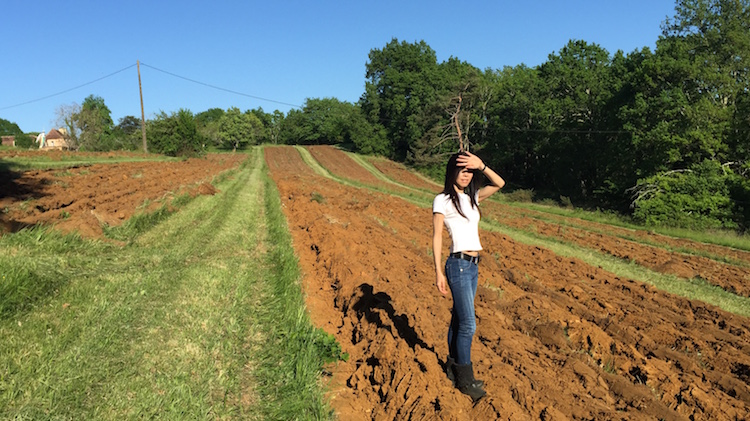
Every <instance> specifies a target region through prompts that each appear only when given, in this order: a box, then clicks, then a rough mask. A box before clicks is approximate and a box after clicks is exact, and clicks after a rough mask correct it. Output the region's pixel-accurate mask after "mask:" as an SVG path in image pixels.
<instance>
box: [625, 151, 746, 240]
mask: <svg viewBox="0 0 750 421" xmlns="http://www.w3.org/2000/svg"><path fill="white" fill-rule="evenodd" d="M731 177H732V173H731V171H729V170H728V169H726V168H723V167H722V166H721V164H720V163H718V162H716V161H712V160H705V161H703V162H702V163H700V164H696V165H693V166H692V167H690V168H689V169H686V170H681V171H668V172H665V173H662V174H658V175H655V176H652V177H649V178H646V179H644V180H641V181H639V183H638V184H637V185H636V187H635V188H634V189H632V190H633V192H634V197H635V198H634V200H633V203H632V208H633V219H634V220H635V221H636V222H639V223H642V224H645V225H664V226H673V227H682V228H692V229H708V228H737V226H738V225H737V223H736V222H735V220H734V216H735V209H734V205H733V201H732V199H731V197H730V192H729V184H730V183H729V181H730V179H731Z"/></svg>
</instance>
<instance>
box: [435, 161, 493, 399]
mask: <svg viewBox="0 0 750 421" xmlns="http://www.w3.org/2000/svg"><path fill="white" fill-rule="evenodd" d="M479 173H482V174H484V175H485V176H486V177H487V178H488V179H489V181H490V183H491V184H490V185H488V186H485V187H483V188H481V189H479V190H477V177H476V176H477V175H478V174H479ZM504 185H505V180H503V179H502V178H501V177H500V176H499V175H497V173H495V172H494V171H492V170H491V169H490V168H488V167H487V165H485V164H484V162H482V160H481V159H480V158H479V157H478V156H476V155H474V154H472V153H469V152H461V153H458V154H454V155H452V156H451V157H450V159H449V160H448V165H447V167H446V171H445V186H444V188H443V192H442V193H440V194H439V195H437V196H436V197H435V200H434V201H433V203H432V224H433V228H432V229H433V231H432V253H433V256H434V257H435V277H436V281H435V282H436V284H437V288H438V291H440V292H441V293H442V294H444V295H445V294H447V293H448V288H450V290H451V295H452V296H453V312H452V317H451V323H450V326H449V327H448V360H447V364H446V365H447V367H446V368H447V374H448V378H450V379H451V381H454V382H455V385H456V387H457V388H458V390H460V391H461V392H462V393H464V394H466V395H469V396H471V398H472V399H473V400H474V401H476V400H478V399H479V398H481V397H482V396H484V395H485V391H484V390H483V389H482V385H483V384H484V383H483V382H482V381H479V380H476V379H475V378H474V370H473V367H472V364H471V341H472V339H473V337H474V332H475V331H476V320H475V314H474V297H475V296H476V293H477V281H478V263H479V251H480V250H482V245H481V244H480V242H479V218H480V213H479V203H480V202H481V201H483V200H484V199H486V198H488V197H490V196H491V195H492V194H494V193H495V192H497V191H498V190H500V188H502V187H503V186H504ZM443 224H445V226H446V228H448V233H449V234H450V236H451V240H452V244H451V249H450V255H449V256H448V259H447V260H446V262H445V275H444V274H443V271H442V270H441V261H442V256H441V253H442V248H443ZM446 278H447V279H446Z"/></svg>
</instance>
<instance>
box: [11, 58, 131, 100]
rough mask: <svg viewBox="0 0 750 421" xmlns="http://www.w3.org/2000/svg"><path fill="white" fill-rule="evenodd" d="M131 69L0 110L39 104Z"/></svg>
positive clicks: (129, 67)
mask: <svg viewBox="0 0 750 421" xmlns="http://www.w3.org/2000/svg"><path fill="white" fill-rule="evenodd" d="M133 67H135V64H131V65H130V66H128V67H125V68H122V69H120V70H118V71H116V72H113V73H110V74H108V75H106V76H102V77H100V78H99V79H95V80H92V81H91V82H86V83H84V84H82V85H78V86H75V87H73V88H70V89H66V90H64V91H60V92H57V93H54V94H51V95H47V96H43V97H41V98H37V99H32V100H31V101H26V102H22V103H20V104H15V105H9V106H7V107H2V108H0V110H7V109H9V108H15V107H20V106H22V105H27V104H31V103H34V102H39V101H42V100H45V99H48V98H52V97H55V96H58V95H62V94H65V93H68V92H70V91H74V90H76V89H79V88H83V87H84V86H88V85H91V84H92V83H96V82H99V81H100V80H104V79H106V78H108V77H112V76H114V75H116V74H118V73H121V72H124V71H125V70H128V69H131V68H133Z"/></svg>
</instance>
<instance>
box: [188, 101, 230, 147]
mask: <svg viewBox="0 0 750 421" xmlns="http://www.w3.org/2000/svg"><path fill="white" fill-rule="evenodd" d="M222 116H224V110H223V109H221V108H210V109H208V110H206V111H203V112H200V113H198V114H196V115H195V123H196V124H197V125H198V132H199V133H200V135H201V137H202V138H203V139H204V141H205V142H207V143H209V144H211V145H214V146H219V145H220V144H221V139H220V138H219V120H220V119H221V117H222Z"/></svg>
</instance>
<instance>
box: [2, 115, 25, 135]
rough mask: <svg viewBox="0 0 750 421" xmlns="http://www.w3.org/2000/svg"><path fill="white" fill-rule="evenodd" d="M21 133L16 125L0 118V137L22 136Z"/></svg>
mask: <svg viewBox="0 0 750 421" xmlns="http://www.w3.org/2000/svg"><path fill="white" fill-rule="evenodd" d="M22 134H23V131H22V130H21V128H20V127H18V124H16V123H13V122H10V121H8V120H6V119H4V118H0V135H1V136H12V135H22Z"/></svg>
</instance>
